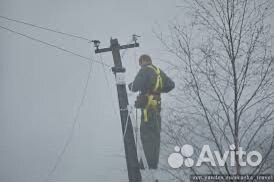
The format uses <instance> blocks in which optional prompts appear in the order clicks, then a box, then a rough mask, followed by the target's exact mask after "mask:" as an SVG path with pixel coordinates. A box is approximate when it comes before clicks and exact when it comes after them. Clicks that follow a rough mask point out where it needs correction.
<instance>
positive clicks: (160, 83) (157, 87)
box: [143, 65, 163, 122]
mask: <svg viewBox="0 0 274 182" xmlns="http://www.w3.org/2000/svg"><path fill="white" fill-rule="evenodd" d="M148 67H149V68H151V69H152V70H153V71H154V72H155V73H156V83H155V86H154V88H153V89H152V91H153V92H154V93H156V92H161V90H162V87H163V81H162V77H161V71H160V69H159V68H158V67H154V66H152V65H148ZM152 102H153V95H148V101H147V105H146V107H145V108H144V110H143V113H144V121H145V122H147V121H148V115H147V109H148V107H149V106H150V105H151V104H152Z"/></svg>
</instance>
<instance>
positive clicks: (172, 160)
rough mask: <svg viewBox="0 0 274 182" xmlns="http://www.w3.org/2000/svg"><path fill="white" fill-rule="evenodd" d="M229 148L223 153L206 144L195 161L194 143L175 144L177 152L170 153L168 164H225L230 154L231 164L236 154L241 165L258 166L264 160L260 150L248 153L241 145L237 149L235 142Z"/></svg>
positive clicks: (233, 163)
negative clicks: (193, 157) (236, 149)
mask: <svg viewBox="0 0 274 182" xmlns="http://www.w3.org/2000/svg"><path fill="white" fill-rule="evenodd" d="M229 149H230V150H228V151H225V152H224V153H223V155H221V154H220V152H219V151H216V150H215V151H213V152H212V151H211V149H210V147H209V145H204V146H203V148H202V150H201V152H200V154H199V157H198V159H197V162H196V163H195V161H194V159H192V158H191V156H192V155H193V154H194V149H193V147H192V145H189V144H186V145H183V146H182V147H181V148H180V147H179V146H175V147H174V150H175V152H174V153H172V154H170V155H169V157H168V164H169V165H170V167H172V168H179V167H181V166H185V167H192V166H194V164H195V166H201V165H202V164H203V163H209V164H210V165H211V166H224V165H225V163H226V162H227V160H228V157H229V156H230V157H229V158H230V161H228V162H230V166H235V164H236V160H235V155H237V156H238V158H239V165H240V166H246V165H249V166H258V165H259V164H260V163H261V162H262V155H261V154H260V153H259V152H258V151H251V152H249V153H247V152H246V151H243V150H242V147H239V150H238V151H235V145H234V144H233V145H230V146H229ZM214 156H215V158H216V160H215V158H214ZM243 158H246V161H244V160H243ZM254 158H255V160H254ZM216 162H217V163H216Z"/></svg>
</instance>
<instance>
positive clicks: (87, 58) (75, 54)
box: [0, 25, 111, 67]
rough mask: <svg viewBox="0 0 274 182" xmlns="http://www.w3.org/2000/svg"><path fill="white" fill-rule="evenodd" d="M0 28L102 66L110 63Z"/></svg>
mask: <svg viewBox="0 0 274 182" xmlns="http://www.w3.org/2000/svg"><path fill="white" fill-rule="evenodd" d="M0 28H2V29H5V30H7V31H9V32H12V33H15V34H17V35H20V36H23V37H25V38H28V39H31V40H33V41H36V42H39V43H42V44H44V45H47V46H50V47H54V48H56V49H59V50H61V51H64V52H67V53H70V54H72V55H74V56H78V57H80V58H82V59H85V60H88V61H92V62H94V63H97V64H101V65H104V66H107V67H111V66H110V65H107V64H105V63H101V62H99V61H97V60H94V59H91V58H89V57H85V56H82V55H80V54H78V53H75V52H72V51H70V50H67V49H64V48H62V47H59V46H56V45H54V44H51V43H48V42H45V41H43V40H39V39H37V38H34V37H31V36H29V35H26V34H23V33H20V32H17V31H15V30H12V29H9V28H6V27H3V26H1V25H0Z"/></svg>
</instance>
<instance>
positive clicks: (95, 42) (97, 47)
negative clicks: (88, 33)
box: [91, 40, 101, 50]
mask: <svg viewBox="0 0 274 182" xmlns="http://www.w3.org/2000/svg"><path fill="white" fill-rule="evenodd" d="M91 42H93V44H94V47H96V50H98V49H99V45H100V43H101V42H100V41H99V40H92V41H91Z"/></svg>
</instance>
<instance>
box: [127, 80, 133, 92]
mask: <svg viewBox="0 0 274 182" xmlns="http://www.w3.org/2000/svg"><path fill="white" fill-rule="evenodd" d="M132 85H133V83H132V82H131V83H130V84H128V89H129V90H130V91H132Z"/></svg>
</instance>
